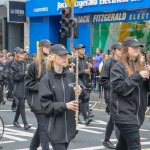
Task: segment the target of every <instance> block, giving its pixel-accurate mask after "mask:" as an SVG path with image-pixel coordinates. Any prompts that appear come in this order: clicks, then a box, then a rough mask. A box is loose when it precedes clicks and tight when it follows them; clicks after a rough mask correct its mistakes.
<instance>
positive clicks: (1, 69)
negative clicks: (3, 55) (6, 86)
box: [0, 62, 7, 82]
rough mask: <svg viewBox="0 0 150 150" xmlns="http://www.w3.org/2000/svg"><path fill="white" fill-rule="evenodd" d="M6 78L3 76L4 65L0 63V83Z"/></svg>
mask: <svg viewBox="0 0 150 150" xmlns="http://www.w3.org/2000/svg"><path fill="white" fill-rule="evenodd" d="M6 78H7V76H6V74H5V64H4V63H3V62H0V82H5V80H6Z"/></svg>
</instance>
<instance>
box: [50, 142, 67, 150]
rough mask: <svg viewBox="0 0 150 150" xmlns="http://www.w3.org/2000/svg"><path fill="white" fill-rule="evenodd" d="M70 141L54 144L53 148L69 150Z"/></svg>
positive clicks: (54, 149)
mask: <svg viewBox="0 0 150 150" xmlns="http://www.w3.org/2000/svg"><path fill="white" fill-rule="evenodd" d="M68 146H69V143H57V144H52V147H53V150H67V148H68Z"/></svg>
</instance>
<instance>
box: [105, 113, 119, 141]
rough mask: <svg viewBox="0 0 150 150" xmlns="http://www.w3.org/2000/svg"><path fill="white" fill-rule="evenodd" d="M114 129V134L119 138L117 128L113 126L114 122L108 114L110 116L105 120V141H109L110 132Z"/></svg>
mask: <svg viewBox="0 0 150 150" xmlns="http://www.w3.org/2000/svg"><path fill="white" fill-rule="evenodd" d="M114 130H115V135H116V138H117V140H118V139H119V134H120V132H119V130H118V128H117V127H116V126H115V124H114V122H113V119H112V117H111V115H110V118H109V120H108V122H107V126H106V132H105V141H109V140H110V137H111V135H112V132H113V131H114Z"/></svg>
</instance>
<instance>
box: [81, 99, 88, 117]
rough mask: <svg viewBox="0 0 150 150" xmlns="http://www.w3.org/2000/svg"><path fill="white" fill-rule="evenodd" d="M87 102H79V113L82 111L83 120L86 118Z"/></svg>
mask: <svg viewBox="0 0 150 150" xmlns="http://www.w3.org/2000/svg"><path fill="white" fill-rule="evenodd" d="M88 112H89V102H86V103H83V102H82V100H81V102H80V103H79V114H80V113H82V116H83V118H84V120H86V119H88V118H89V117H88Z"/></svg>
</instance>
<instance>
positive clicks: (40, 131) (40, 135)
mask: <svg viewBox="0 0 150 150" xmlns="http://www.w3.org/2000/svg"><path fill="white" fill-rule="evenodd" d="M34 114H35V117H36V119H37V123H38V126H37V129H36V131H35V133H34V136H33V138H32V140H31V143H30V150H37V148H38V147H39V146H40V144H41V147H42V150H49V142H48V138H47V135H46V130H45V126H44V118H43V114H38V113H34Z"/></svg>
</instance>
